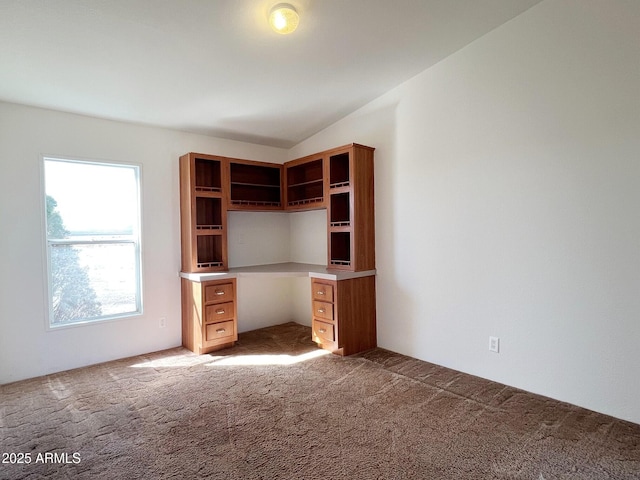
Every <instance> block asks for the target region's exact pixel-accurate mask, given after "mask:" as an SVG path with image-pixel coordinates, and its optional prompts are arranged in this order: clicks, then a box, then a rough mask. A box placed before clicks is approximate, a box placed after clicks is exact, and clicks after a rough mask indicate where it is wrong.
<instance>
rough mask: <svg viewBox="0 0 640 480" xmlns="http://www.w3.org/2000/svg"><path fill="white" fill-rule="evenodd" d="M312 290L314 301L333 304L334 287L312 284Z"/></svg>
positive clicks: (324, 284)
mask: <svg viewBox="0 0 640 480" xmlns="http://www.w3.org/2000/svg"><path fill="white" fill-rule="evenodd" d="M311 290H312V292H313V298H314V300H321V301H323V302H333V285H328V284H326V283H318V282H311Z"/></svg>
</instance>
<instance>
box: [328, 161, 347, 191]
mask: <svg viewBox="0 0 640 480" xmlns="http://www.w3.org/2000/svg"><path fill="white" fill-rule="evenodd" d="M347 186H349V152H344V153H340V154H337V155H332V156H331V157H329V187H330V188H337V187H347Z"/></svg>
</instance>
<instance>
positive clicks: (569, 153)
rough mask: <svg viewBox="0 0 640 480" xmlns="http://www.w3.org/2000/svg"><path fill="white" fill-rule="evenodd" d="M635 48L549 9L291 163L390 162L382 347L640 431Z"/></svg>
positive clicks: (560, 5)
mask: <svg viewBox="0 0 640 480" xmlns="http://www.w3.org/2000/svg"><path fill="white" fill-rule="evenodd" d="M638 32H640V2H636V1H622V0H617V1H609V2H602V1H599V0H547V1H545V2H542V3H541V4H538V5H537V6H535V7H533V8H532V9H530V10H529V11H527V12H525V13H524V14H523V15H521V16H519V17H517V18H515V19H514V20H512V21H510V22H508V23H507V24H505V25H503V26H501V27H499V28H497V29H496V30H494V31H492V32H490V33H489V34H487V35H486V36H484V37H483V38H481V39H479V40H477V41H476V42H474V43H472V44H471V45H469V46H467V47H466V48H464V49H462V50H461V51H459V52H457V53H456V54H454V55H452V56H450V57H449V58H447V59H445V60H444V61H442V62H440V63H439V64H437V65H436V66H434V67H432V68H430V69H429V70H427V71H425V72H423V73H422V74H420V75H418V76H417V77H415V78H413V79H412V80H410V81H408V82H406V83H405V84H403V85H402V86H400V87H399V88H396V89H394V90H393V91H391V92H388V93H387V94H386V95H384V96H383V97H381V98H379V99H377V100H376V101H374V102H372V103H370V104H369V105H367V106H366V107H364V108H362V109H361V110H359V111H358V112H356V113H354V114H352V115H350V116H349V117H347V118H345V119H344V120H342V121H340V122H338V123H337V124H335V125H333V126H332V127H330V128H328V129H326V130H325V131H323V132H321V133H320V134H318V135H316V136H314V137H312V138H310V139H308V140H307V141H305V142H303V143H302V144H300V145H298V146H296V147H295V148H293V149H292V150H290V151H289V158H295V157H300V156H303V155H306V154H309V153H312V152H316V151H320V150H323V149H325V148H330V147H334V146H336V145H341V144H345V143H350V142H358V143H363V144H366V145H371V146H373V147H376V160H375V161H376V256H377V267H378V277H377V292H378V343H379V345H380V346H382V347H385V348H388V349H390V350H394V351H397V352H400V353H403V354H407V355H411V356H414V357H418V358H421V359H424V360H428V361H431V362H434V363H437V364H441V365H446V366H449V367H452V368H455V369H458V370H462V371H465V372H469V373H472V374H475V375H479V376H481V377H486V378H489V379H493V380H496V381H499V382H503V383H506V384H509V385H512V386H516V387H520V388H523V389H525V390H529V391H532V392H536V393H540V394H543V395H546V396H549V397H553V398H556V399H560V400H564V401H568V402H571V403H573V404H577V405H581V406H584V407H587V408H590V409H593V410H596V411H600V412H604V413H607V414H610V415H613V416H616V417H619V418H623V419H627V420H631V421H634V422H636V423H640V402H638V398H640V382H639V381H638V378H639V377H640V215H639V214H638V206H639V205H640V89H639V86H640V36H639V35H638ZM490 335H494V336H499V337H500V340H501V351H500V353H499V354H495V353H490V352H489V351H488V337H489V336H490Z"/></svg>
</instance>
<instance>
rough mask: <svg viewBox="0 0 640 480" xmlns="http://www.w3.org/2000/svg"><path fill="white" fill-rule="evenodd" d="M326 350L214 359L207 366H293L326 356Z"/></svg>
mask: <svg viewBox="0 0 640 480" xmlns="http://www.w3.org/2000/svg"><path fill="white" fill-rule="evenodd" d="M329 353H330V352H328V351H327V350H320V349H318V350H313V351H311V352H307V353H303V354H300V355H234V356H231V357H215V358H214V359H213V361H212V362H211V363H209V364H207V366H210V367H220V366H235V365H293V364H295V363H300V362H305V361H307V360H312V359H314V358H318V357H321V356H323V355H327V354H329Z"/></svg>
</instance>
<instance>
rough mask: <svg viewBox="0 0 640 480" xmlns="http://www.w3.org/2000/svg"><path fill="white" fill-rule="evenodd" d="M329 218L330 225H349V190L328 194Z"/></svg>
mask: <svg viewBox="0 0 640 480" xmlns="http://www.w3.org/2000/svg"><path fill="white" fill-rule="evenodd" d="M329 198H330V199H331V200H330V208H329V212H330V215H331V218H330V219H329V224H330V226H332V227H348V226H349V225H351V216H350V208H349V192H345V193H336V194H332V195H330V196H329Z"/></svg>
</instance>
